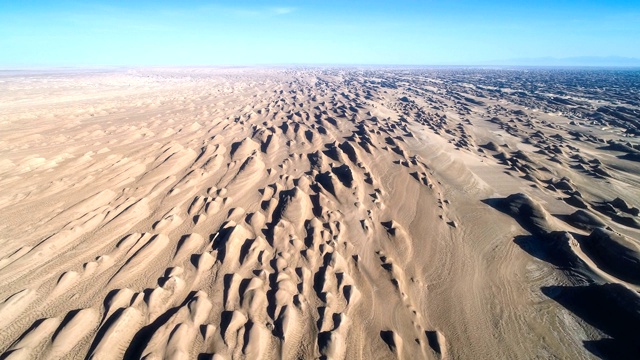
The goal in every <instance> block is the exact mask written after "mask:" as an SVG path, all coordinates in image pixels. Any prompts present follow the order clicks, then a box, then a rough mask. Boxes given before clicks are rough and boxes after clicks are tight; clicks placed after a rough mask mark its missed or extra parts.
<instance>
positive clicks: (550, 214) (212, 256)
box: [0, 68, 640, 360]
mask: <svg viewBox="0 0 640 360" xmlns="http://www.w3.org/2000/svg"><path fill="white" fill-rule="evenodd" d="M639 89H640V80H639V78H638V75H637V72H624V71H605V70H602V71H596V70H589V71H588V70H585V71H580V70H522V69H520V70H482V69H477V70H473V69H397V68H388V69H374V68H362V69H357V68H346V69H341V68H326V69H319V68H318V69H316V68H309V69H303V68H293V69H285V68H275V69H267V68H258V69H252V68H227V69H224V68H219V69H204V68H193V69H122V70H120V69H116V70H104V71H103V70H82V71H81V70H64V71H63V70H50V71H45V70H42V71H3V72H0V94H2V95H0V285H1V286H0V353H2V356H1V358H2V359H7V360H8V359H95V360H97V359H122V358H126V359H139V358H144V359H230V358H238V359H241V358H247V359H279V358H282V359H312V358H326V359H395V358H399V359H420V358H426V359H548V358H557V359H571V358H616V359H619V358H638V355H639V353H640V349H639V347H638V344H639V343H640V339H639V335H638V334H639V333H638V329H640V297H639V295H638V290H639V289H640V243H639V242H638V240H639V239H640V217H639V216H638V214H639V210H638V209H639V208H640V140H639V139H638V137H637V135H638V134H639V131H640V127H639V124H640V90H639Z"/></svg>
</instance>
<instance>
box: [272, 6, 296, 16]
mask: <svg viewBox="0 0 640 360" xmlns="http://www.w3.org/2000/svg"><path fill="white" fill-rule="evenodd" d="M271 11H272V12H273V13H274V14H275V15H286V14H291V13H292V12H294V11H296V8H293V7H275V8H272V9H271Z"/></svg>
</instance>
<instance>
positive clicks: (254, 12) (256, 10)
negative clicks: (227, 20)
mask: <svg viewBox="0 0 640 360" xmlns="http://www.w3.org/2000/svg"><path fill="white" fill-rule="evenodd" d="M297 10H298V9H297V8H295V7H288V6H272V7H264V6H263V7H249V6H224V5H215V4H214V5H208V6H205V7H202V8H200V9H199V11H200V12H208V13H213V14H219V15H231V16H238V17H246V18H255V17H272V16H283V15H288V14H291V13H293V12H295V11H297Z"/></svg>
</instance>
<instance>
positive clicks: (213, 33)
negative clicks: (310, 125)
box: [0, 0, 640, 66]
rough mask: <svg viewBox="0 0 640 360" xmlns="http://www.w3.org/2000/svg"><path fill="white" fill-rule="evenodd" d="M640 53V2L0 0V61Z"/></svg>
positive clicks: (325, 60)
mask: <svg viewBox="0 0 640 360" xmlns="http://www.w3.org/2000/svg"><path fill="white" fill-rule="evenodd" d="M574 56H622V57H634V58H640V1H638V0H634V1H584V0H556V1H547V0H539V1H519V0H512V1H502V0H497V1H479V0H478V1H469V0H448V1H445V0H423V1H418V0H415V1H409V0H397V1H332V0H328V1H303V0H299V1H291V0H283V1H257V0H255V1H217V2H216V1H162V0H160V1H95V2H91V1H87V2H72V1H49V2H48V1H28V0H13V1H5V0H0V66H101V65H116V66H118V65H125V66H141V65H251V64H411V65H454V64H463V65H467V64H479V63H487V62H491V61H493V60H505V59H514V58H537V57H561V58H562V57H574Z"/></svg>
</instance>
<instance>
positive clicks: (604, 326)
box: [541, 284, 640, 359]
mask: <svg viewBox="0 0 640 360" xmlns="http://www.w3.org/2000/svg"><path fill="white" fill-rule="evenodd" d="M541 291H542V293H543V294H544V295H546V296H547V297H549V298H550V299H553V300H554V301H556V302H557V303H558V304H560V305H562V306H563V307H565V308H566V309H567V310H569V311H571V312H572V313H573V314H574V315H576V316H577V317H579V318H580V319H582V320H583V321H584V322H586V323H587V324H589V325H591V326H593V327H594V328H596V329H598V330H600V331H602V332H603V333H604V334H605V335H606V336H607V337H606V338H602V339H599V340H589V341H584V346H585V348H586V349H587V350H588V351H589V352H591V353H592V354H593V355H595V356H597V357H599V358H602V359H640V333H639V332H638V330H639V329H640V297H638V295H637V294H635V293H634V292H633V291H631V290H629V289H627V288H626V287H624V286H622V285H620V284H602V285H600V284H590V285H586V286H544V287H542V288H541Z"/></svg>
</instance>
